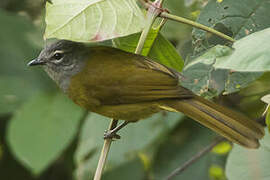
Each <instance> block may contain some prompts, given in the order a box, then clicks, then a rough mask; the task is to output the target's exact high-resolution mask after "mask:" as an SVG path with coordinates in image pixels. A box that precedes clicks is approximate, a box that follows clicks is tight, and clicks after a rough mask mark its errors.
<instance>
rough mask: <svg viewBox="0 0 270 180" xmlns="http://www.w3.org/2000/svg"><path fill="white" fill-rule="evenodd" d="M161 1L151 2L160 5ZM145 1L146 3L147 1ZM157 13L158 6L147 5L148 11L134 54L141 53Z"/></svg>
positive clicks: (158, 12) (158, 11) (158, 10)
mask: <svg viewBox="0 0 270 180" xmlns="http://www.w3.org/2000/svg"><path fill="white" fill-rule="evenodd" d="M162 2H163V0H156V1H155V2H153V4H157V5H159V6H161V5H162ZM145 3H146V4H147V2H145ZM159 14H160V8H158V7H157V6H148V11H147V15H146V25H145V28H144V29H143V31H142V34H141V36H140V39H139V42H138V45H137V48H136V50H135V54H141V52H142V49H143V46H144V43H145V41H146V38H147V36H148V34H149V31H150V30H151V27H152V25H153V23H154V21H155V20H156V18H157V16H158V15H159Z"/></svg>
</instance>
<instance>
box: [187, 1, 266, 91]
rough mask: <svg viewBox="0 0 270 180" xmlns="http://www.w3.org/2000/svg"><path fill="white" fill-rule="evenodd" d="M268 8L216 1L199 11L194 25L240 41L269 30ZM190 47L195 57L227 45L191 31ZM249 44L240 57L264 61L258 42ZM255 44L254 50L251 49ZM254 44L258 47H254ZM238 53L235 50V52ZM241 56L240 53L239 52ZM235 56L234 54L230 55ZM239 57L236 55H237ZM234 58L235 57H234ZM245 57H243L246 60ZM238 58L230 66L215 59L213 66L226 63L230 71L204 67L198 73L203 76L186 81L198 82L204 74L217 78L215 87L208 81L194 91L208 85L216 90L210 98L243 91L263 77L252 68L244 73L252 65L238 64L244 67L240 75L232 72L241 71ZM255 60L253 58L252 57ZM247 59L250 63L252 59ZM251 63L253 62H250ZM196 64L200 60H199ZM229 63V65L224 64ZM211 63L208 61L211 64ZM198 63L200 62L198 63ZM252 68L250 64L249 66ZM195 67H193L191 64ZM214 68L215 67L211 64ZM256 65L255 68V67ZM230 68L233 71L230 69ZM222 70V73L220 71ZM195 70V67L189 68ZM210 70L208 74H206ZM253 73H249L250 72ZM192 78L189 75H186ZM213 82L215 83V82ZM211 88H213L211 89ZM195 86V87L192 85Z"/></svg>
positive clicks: (256, 3) (252, 3) (263, 3)
mask: <svg viewBox="0 0 270 180" xmlns="http://www.w3.org/2000/svg"><path fill="white" fill-rule="evenodd" d="M268 7H270V4H269V3H268V0H258V1H253V0H243V1H234V0H223V1H222V2H218V1H215V0H212V1H209V3H208V4H207V5H206V6H205V7H204V9H203V10H202V11H201V14H200V16H199V18H198V19H197V22H199V23H202V24H204V25H206V26H209V27H212V28H215V29H217V30H219V31H221V32H223V33H225V34H227V35H229V36H232V37H234V38H236V39H240V38H242V37H244V36H247V35H249V34H251V33H254V32H256V31H260V30H263V29H265V28H267V27H269V26H270V22H269V20H268V19H269V16H270V14H269V11H268V9H269V8H268ZM193 37H194V40H193V43H194V45H195V53H194V54H195V55H198V54H199V53H201V52H202V51H205V50H206V49H209V47H213V46H214V45H217V44H226V43H227V41H224V40H223V39H221V38H219V37H217V36H213V35H210V36H209V34H208V33H206V32H205V31H202V30H199V29H194V30H193ZM241 41H242V40H240V41H238V42H236V43H235V45H234V48H235V47H236V48H239V47H238V43H240V42H241ZM251 43H252V44H246V43H245V44H244V43H243V44H242V43H241V45H243V46H242V47H243V49H242V50H241V52H242V53H241V56H242V57H244V56H245V55H247V56H248V54H249V53H250V54H252V53H254V54H256V53H258V54H256V55H258V56H260V58H262V57H265V56H266V54H268V53H265V52H266V51H264V50H262V49H264V47H261V46H258V44H259V43H261V41H259V42H257V41H253V42H251ZM257 43H258V44H257ZM253 44H254V46H252V45H253ZM255 44H257V46H256V45H255ZM245 45H246V46H252V48H250V49H249V48H244V47H246V46H245ZM236 51H238V50H236ZM262 51H264V53H263V54H260V53H261V52H262ZM239 52H240V51H239ZM233 54H234V53H233ZM238 55H239V54H238ZM233 56H234V55H233ZM245 57H246V56H245ZM238 58H239V56H235V58H234V59H231V61H230V62H229V60H228V59H225V58H224V59H222V60H219V59H216V63H220V62H225V61H226V63H228V64H229V66H227V68H226V69H232V70H234V71H231V70H223V69H224V68H225V67H224V66H222V67H221V66H215V67H212V68H211V65H207V66H206V65H204V66H205V67H206V69H200V71H202V72H203V74H201V75H200V74H199V73H197V76H196V77H194V78H190V80H189V81H196V80H197V79H198V78H200V77H203V76H204V75H205V74H209V75H210V76H211V77H215V78H218V79H219V81H217V82H218V85H217V86H216V85H215V84H216V83H215V82H214V83H213V81H212V79H209V80H208V81H204V82H201V83H200V84H198V87H193V88H196V89H201V88H202V87H203V86H204V87H208V86H209V84H210V88H212V87H215V86H216V87H218V89H215V88H214V89H213V90H212V91H214V93H211V96H215V95H218V94H219V93H220V92H222V91H225V92H224V93H225V94H228V93H232V92H236V91H239V90H240V89H241V88H243V87H246V86H247V85H248V84H249V83H250V82H252V81H254V80H255V79H257V78H258V77H260V76H261V75H262V73H260V72H255V71H259V70H258V69H257V70H255V69H254V68H253V69H252V68H248V69H245V67H251V66H252V65H251V66H249V63H250V62H251V61H249V62H248V61H246V60H245V61H244V58H243V61H241V63H244V64H242V65H241V66H240V68H241V71H243V72H235V71H238V70H240V68H237V67H238V66H237V65H239V64H240V63H238V62H240V61H238V60H239V59H238ZM252 58H253V59H254V56H253V57H252ZM252 58H250V59H252ZM253 59H252V60H253ZM256 59H257V60H258V59H259V58H258V57H256ZM196 60H199V59H198V58H197V59H196ZM201 60H202V61H203V63H205V61H204V59H201ZM227 60H228V61H227ZM212 61H213V59H212V60H211V62H212ZM267 62H268V60H267V61H266V62H262V61H260V62H259V63H258V61H257V65H258V66H260V64H261V63H267ZM198 63H201V62H198ZM252 64H253V63H252ZM194 65H195V63H194ZM213 65H214V64H213ZM257 65H256V66H255V67H257ZM232 66H233V67H232ZM244 66H245V67H244ZM220 68H223V69H220ZM192 69H194V70H195V67H194V68H192ZM209 70H210V71H209ZM250 70H251V71H252V72H249V71H250ZM188 74H191V73H188ZM217 74H218V75H219V77H216V75H217ZM214 81H215V80H214ZM196 82H197V81H196ZM211 83H212V84H214V85H211ZM195 86H197V85H195Z"/></svg>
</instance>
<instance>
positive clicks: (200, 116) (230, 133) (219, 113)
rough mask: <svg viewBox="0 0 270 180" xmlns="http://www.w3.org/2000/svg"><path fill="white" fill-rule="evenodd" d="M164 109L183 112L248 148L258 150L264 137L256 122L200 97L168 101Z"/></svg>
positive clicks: (261, 128) (262, 129) (262, 130)
mask: <svg viewBox="0 0 270 180" xmlns="http://www.w3.org/2000/svg"><path fill="white" fill-rule="evenodd" d="M164 109H167V110H168V109H174V110H176V111H178V112H182V113H184V114H186V115H187V116H189V117H190V118H192V119H194V120H196V121H198V122H199V123H201V124H203V125H204V126H206V127H208V128H210V129H212V130H213V131H215V132H217V133H218V134H220V135H222V136H224V137H225V138H227V139H228V140H230V141H232V142H234V143H237V144H240V145H242V146H245V147H248V148H258V147H259V146H260V144H259V142H258V140H259V139H261V138H262V137H263V136H264V128H263V127H262V126H261V125H260V124H258V123H257V122H256V121H253V120H251V119H249V118H248V117H246V116H244V115H242V114H240V113H237V112H234V111H232V110H229V109H227V108H225V107H223V106H220V105H218V104H215V103H213V102H211V101H208V100H206V99H204V98H202V97H199V96H195V97H194V98H191V99H184V100H177V101H175V100H174V101H168V102H166V104H165V106H164Z"/></svg>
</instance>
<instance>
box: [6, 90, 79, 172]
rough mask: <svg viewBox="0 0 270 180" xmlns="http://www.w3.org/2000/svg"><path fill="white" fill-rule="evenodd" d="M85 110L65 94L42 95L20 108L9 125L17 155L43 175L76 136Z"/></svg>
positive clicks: (9, 136) (13, 148)
mask: <svg viewBox="0 0 270 180" xmlns="http://www.w3.org/2000/svg"><path fill="white" fill-rule="evenodd" d="M82 112H83V111H82V110H81V109H80V108H79V107H78V106H76V105H75V104H73V103H72V102H71V101H70V100H69V99H67V97H65V96H64V95H62V94H39V95H36V96H34V97H33V98H32V99H31V100H30V101H28V102H26V103H25V104H24V105H23V106H22V108H21V109H19V110H18V111H17V112H16V113H15V115H14V117H13V118H12V119H11V122H10V124H9V127H8V134H7V141H8V144H9V146H10V148H11V150H12V152H13V154H14V155H15V157H16V158H17V159H18V160H19V161H20V162H21V163H23V164H24V166H25V167H27V168H28V169H30V170H31V172H32V173H33V174H40V173H41V172H42V171H43V170H45V169H46V168H47V167H48V166H49V165H50V163H52V162H53V161H55V160H56V159H57V158H58V157H59V155H60V154H61V153H62V152H63V150H64V149H65V148H66V147H67V146H68V145H69V144H70V142H71V141H72V139H73V138H74V136H75V134H76V132H77V128H78V125H79V122H80V119H81V116H82Z"/></svg>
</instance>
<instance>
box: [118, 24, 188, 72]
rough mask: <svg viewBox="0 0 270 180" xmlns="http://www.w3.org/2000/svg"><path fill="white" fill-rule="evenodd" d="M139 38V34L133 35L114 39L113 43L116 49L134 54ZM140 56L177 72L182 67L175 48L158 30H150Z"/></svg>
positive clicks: (180, 58)
mask: <svg viewBox="0 0 270 180" xmlns="http://www.w3.org/2000/svg"><path fill="white" fill-rule="evenodd" d="M139 38H140V34H133V35H130V36H127V37H122V38H118V39H115V40H114V42H115V46H116V47H117V48H120V49H122V50H125V51H128V52H132V53H134V51H135V49H136V47H137V44H138V41H139ZM142 55H144V56H148V57H150V58H151V59H153V60H156V61H157V62H159V63H161V64H164V65H166V66H168V67H171V68H173V69H176V70H178V71H179V72H180V71H181V70H182V68H183V66H184V61H183V59H182V57H181V56H180V55H179V53H178V52H177V50H176V49H175V47H174V46H173V45H172V44H171V43H170V41H168V40H167V39H166V38H164V36H163V35H162V34H161V33H159V30H158V29H151V31H150V33H149V36H148V37H147V39H146V42H145V44H144V47H143V50H142Z"/></svg>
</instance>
